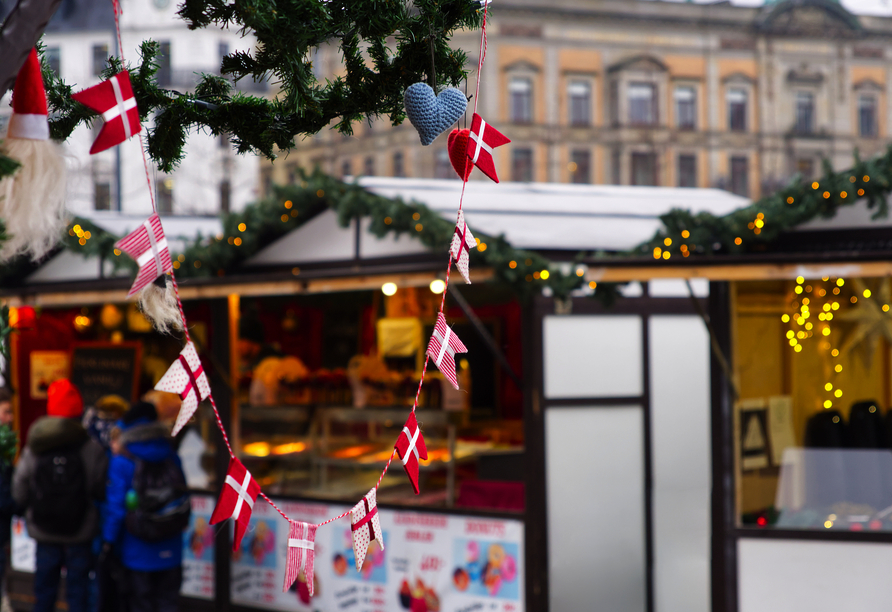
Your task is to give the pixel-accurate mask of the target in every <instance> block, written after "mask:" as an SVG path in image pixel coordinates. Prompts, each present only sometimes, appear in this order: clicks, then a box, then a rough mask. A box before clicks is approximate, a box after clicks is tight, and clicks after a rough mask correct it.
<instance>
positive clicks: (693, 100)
mask: <svg viewBox="0 0 892 612" xmlns="http://www.w3.org/2000/svg"><path fill="white" fill-rule="evenodd" d="M696 113H697V92H696V90H695V89H694V88H693V87H676V88H675V121H676V125H678V129H680V130H693V129H694V128H696V127H697V119H696Z"/></svg>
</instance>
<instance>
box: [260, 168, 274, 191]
mask: <svg viewBox="0 0 892 612" xmlns="http://www.w3.org/2000/svg"><path fill="white" fill-rule="evenodd" d="M272 192H273V169H272V168H269V167H267V168H263V169H261V170H260V195H261V196H263V197H266V196H268V195H270V194H271V193H272Z"/></svg>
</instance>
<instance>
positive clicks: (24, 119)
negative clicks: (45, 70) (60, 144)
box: [6, 49, 50, 140]
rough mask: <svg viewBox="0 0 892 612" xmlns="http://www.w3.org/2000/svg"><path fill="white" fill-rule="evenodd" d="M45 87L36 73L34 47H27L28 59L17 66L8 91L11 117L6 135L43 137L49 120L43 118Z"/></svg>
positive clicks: (47, 134) (37, 65)
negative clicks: (16, 73) (20, 65)
mask: <svg viewBox="0 0 892 612" xmlns="http://www.w3.org/2000/svg"><path fill="white" fill-rule="evenodd" d="M47 114H48V113H47V106H46V91H45V90H44V88H43V78H42V77H41V76H40V60H39V59H37V50H36V49H31V53H29V54H28V59H26V60H25V63H24V64H23V65H22V67H21V69H20V70H19V74H18V76H17V77H16V79H15V88H14V89H13V92H12V117H10V119H9V127H8V130H7V134H6V135H7V136H8V137H9V138H26V139H28V140H47V139H49V137H50V124H49V122H48V121H47Z"/></svg>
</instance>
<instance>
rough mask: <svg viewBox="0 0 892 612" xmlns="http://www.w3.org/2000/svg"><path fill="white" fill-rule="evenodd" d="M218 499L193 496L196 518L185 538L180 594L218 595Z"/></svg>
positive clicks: (190, 524)
mask: <svg viewBox="0 0 892 612" xmlns="http://www.w3.org/2000/svg"><path fill="white" fill-rule="evenodd" d="M213 511H214V498H212V497H210V496H208V495H193V496H192V517H191V518H190V519H189V527H188V529H186V534H185V537H184V538H183V584H182V586H181V587H180V594H181V595H185V596H187V597H196V598H198V599H213V598H214V528H213V527H211V526H210V524H209V523H210V520H211V514H212V513H213Z"/></svg>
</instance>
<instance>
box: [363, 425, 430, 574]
mask: <svg viewBox="0 0 892 612" xmlns="http://www.w3.org/2000/svg"><path fill="white" fill-rule="evenodd" d="M419 435H421V434H419ZM350 528H351V529H352V530H353V553H354V556H355V557H356V571H357V572H360V571H362V564H363V563H364V562H365V555H366V552H368V550H369V544H371V543H372V540H378V544H380V545H381V550H384V533H383V532H382V531H381V519H380V518H379V517H378V503H377V501H376V500H375V489H372V490H371V491H369V492H368V493H366V496H365V497H363V498H362V501H360V502H359V503H358V504H356V505H355V506H353V509H352V510H350Z"/></svg>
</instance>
